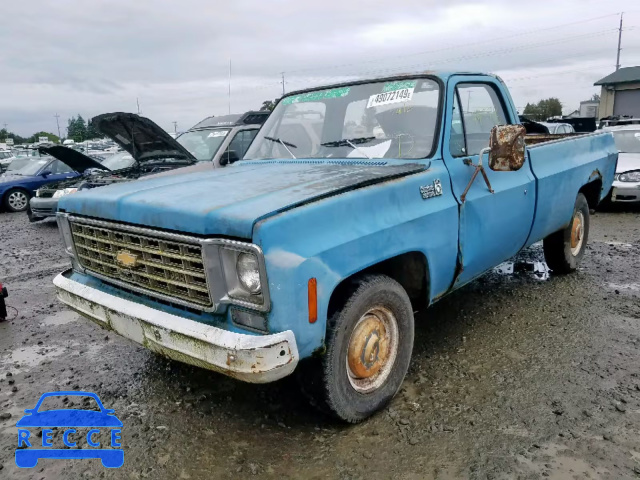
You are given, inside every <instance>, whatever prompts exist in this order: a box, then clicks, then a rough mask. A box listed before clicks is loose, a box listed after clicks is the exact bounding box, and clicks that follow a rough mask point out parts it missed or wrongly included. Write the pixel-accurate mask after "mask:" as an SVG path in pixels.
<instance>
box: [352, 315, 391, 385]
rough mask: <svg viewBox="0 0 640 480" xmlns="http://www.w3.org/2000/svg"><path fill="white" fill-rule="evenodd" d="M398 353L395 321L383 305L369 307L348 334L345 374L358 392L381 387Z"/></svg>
mask: <svg viewBox="0 0 640 480" xmlns="http://www.w3.org/2000/svg"><path fill="white" fill-rule="evenodd" d="M397 354H398V322H397V321H396V317H395V316H394V315H393V313H392V312H391V311H390V310H389V309H388V308H385V307H374V308H371V309H369V310H368V311H367V312H366V313H365V314H364V315H362V317H360V319H359V320H358V323H356V326H355V327H354V329H353V331H352V332H351V336H350V337H349V346H348V350H347V358H346V363H347V376H348V378H349V383H350V384H351V386H352V387H353V388H354V390H356V391H357V392H360V393H369V392H372V391H374V390H376V389H378V388H380V387H381V386H382V385H383V384H384V382H385V381H386V380H387V378H389V374H390V373H391V369H392V368H393V364H394V363H395V360H396V356H397Z"/></svg>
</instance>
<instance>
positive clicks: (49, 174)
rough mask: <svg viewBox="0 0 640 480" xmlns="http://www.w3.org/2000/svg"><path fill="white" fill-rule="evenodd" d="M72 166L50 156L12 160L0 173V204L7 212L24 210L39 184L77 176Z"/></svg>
mask: <svg viewBox="0 0 640 480" xmlns="http://www.w3.org/2000/svg"><path fill="white" fill-rule="evenodd" d="M14 164H15V165H14ZM73 167H74V166H70V165H67V164H65V163H63V162H61V161H60V160H56V159H55V158H53V157H50V156H42V157H24V158H18V159H16V160H14V161H13V162H12V163H11V165H9V169H8V170H7V171H6V172H5V173H4V174H3V175H0V204H1V205H2V206H3V207H4V208H5V210H7V211H9V212H22V211H24V210H26V209H27V206H28V205H29V198H31V197H32V196H33V195H34V194H35V191H36V190H37V189H38V188H40V187H41V186H43V185H46V184H47V183H52V182H58V181H60V180H63V179H66V178H74V177H77V176H78V175H79V173H78V172H77V171H75V170H74V168H73ZM76 168H79V167H76ZM82 171H83V170H82Z"/></svg>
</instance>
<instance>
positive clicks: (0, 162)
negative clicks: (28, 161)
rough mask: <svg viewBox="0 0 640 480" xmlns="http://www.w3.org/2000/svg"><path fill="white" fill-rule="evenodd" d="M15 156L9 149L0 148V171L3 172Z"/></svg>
mask: <svg viewBox="0 0 640 480" xmlns="http://www.w3.org/2000/svg"><path fill="white" fill-rule="evenodd" d="M15 158H16V156H15V155H14V154H13V152H11V151H10V150H0V173H2V172H4V171H5V170H6V169H7V168H8V167H9V165H10V164H11V162H12V161H13V160H15Z"/></svg>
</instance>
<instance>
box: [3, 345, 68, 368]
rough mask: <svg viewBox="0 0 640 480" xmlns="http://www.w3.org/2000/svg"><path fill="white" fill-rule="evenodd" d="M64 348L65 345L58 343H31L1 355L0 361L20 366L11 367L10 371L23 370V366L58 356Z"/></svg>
mask: <svg viewBox="0 0 640 480" xmlns="http://www.w3.org/2000/svg"><path fill="white" fill-rule="evenodd" d="M65 350H66V347H62V346H60V345H55V346H44V345H33V346H29V347H22V348H17V349H15V350H14V351H13V352H11V353H9V354H8V355H5V356H3V357H2V359H1V360H0V363H2V364H4V365H14V364H16V363H17V364H18V365H20V367H19V368H18V369H15V368H13V369H12V371H14V372H15V371H16V370H17V371H21V370H23V367H35V366H36V365H40V364H41V363H42V362H44V361H45V360H50V359H52V358H56V357H59V356H60V355H63V354H64V352H65Z"/></svg>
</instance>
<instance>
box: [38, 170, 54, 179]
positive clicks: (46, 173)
mask: <svg viewBox="0 0 640 480" xmlns="http://www.w3.org/2000/svg"><path fill="white" fill-rule="evenodd" d="M51 173H53V172H51V170H45V171H44V172H42V173H41V174H40V175H42V176H43V177H44V178H47V177H48V176H49V175H51Z"/></svg>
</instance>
